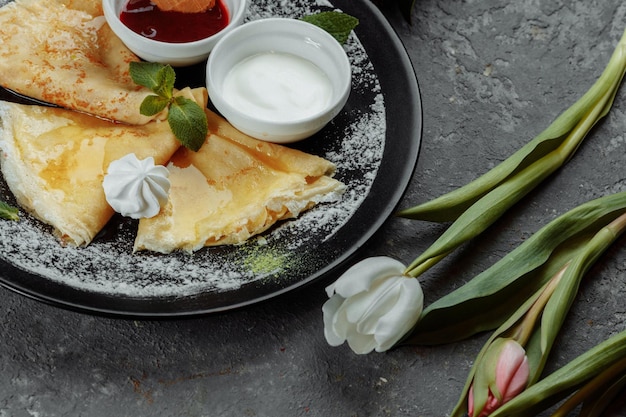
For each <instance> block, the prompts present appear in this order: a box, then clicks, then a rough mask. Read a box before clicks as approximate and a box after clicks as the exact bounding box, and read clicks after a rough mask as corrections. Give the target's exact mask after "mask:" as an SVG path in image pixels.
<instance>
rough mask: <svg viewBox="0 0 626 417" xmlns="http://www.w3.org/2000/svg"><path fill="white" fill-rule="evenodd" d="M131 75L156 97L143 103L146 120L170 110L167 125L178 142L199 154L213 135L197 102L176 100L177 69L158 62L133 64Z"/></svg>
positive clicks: (142, 111)
mask: <svg viewBox="0 0 626 417" xmlns="http://www.w3.org/2000/svg"><path fill="white" fill-rule="evenodd" d="M129 72H130V76H131V78H132V79H133V81H134V82H135V84H138V85H141V86H144V87H147V88H149V89H150V90H152V91H153V92H154V93H155V94H156V95H150V96H147V97H146V98H144V99H143V101H142V102H141V105H140V106H139V112H140V113H141V114H143V115H144V116H154V115H155V114H158V113H160V112H161V111H163V110H165V109H166V108H169V111H168V114H167V121H168V123H169V126H170V129H171V130H172V133H173V134H174V136H175V137H176V139H178V140H179V141H180V143H182V144H183V146H185V147H186V148H189V149H191V150H192V151H198V150H199V149H200V147H201V146H202V145H203V144H204V141H205V140H206V135H207V133H208V131H209V128H208V122H207V118H206V114H205V113H204V109H202V108H201V107H200V106H199V105H198V103H196V102H195V101H193V100H190V99H188V98H185V97H174V82H175V81H176V73H175V72H174V69H173V68H172V67H171V66H170V65H163V64H160V63H158V62H131V63H130V68H129ZM168 106H169V107H168Z"/></svg>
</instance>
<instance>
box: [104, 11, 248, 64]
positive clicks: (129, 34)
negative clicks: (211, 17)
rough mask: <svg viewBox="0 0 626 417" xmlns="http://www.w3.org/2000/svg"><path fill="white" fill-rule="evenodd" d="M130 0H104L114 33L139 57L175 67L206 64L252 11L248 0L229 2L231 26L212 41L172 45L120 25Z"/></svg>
mask: <svg viewBox="0 0 626 417" xmlns="http://www.w3.org/2000/svg"><path fill="white" fill-rule="evenodd" d="M126 3H128V0H102V8H103V10H104V16H105V18H106V20H107V23H108V24H109V26H110V27H111V29H112V30H113V32H114V33H115V34H116V35H117V36H118V37H119V38H120V39H121V40H122V42H124V44H125V45H126V46H127V47H128V49H130V50H131V51H133V52H134V53H135V54H136V55H137V56H139V57H140V58H143V59H144V60H146V61H149V62H160V63H163V64H170V65H172V66H187V65H192V64H197V63H199V62H202V61H204V60H205V59H207V57H208V56H209V53H210V52H211V50H212V49H213V47H214V46H215V44H216V42H217V41H218V40H219V39H221V38H222V37H223V36H224V35H226V34H227V33H228V32H230V31H231V30H232V29H234V28H235V27H237V26H239V25H241V23H242V22H243V19H244V17H245V14H246V10H247V8H248V0H225V1H224V4H225V5H226V8H227V9H228V11H229V13H230V20H229V22H228V25H227V26H226V27H225V28H224V29H222V30H221V31H220V32H218V33H216V34H215V35H213V36H209V37H208V38H205V39H201V40H198V41H194V42H185V43H170V42H160V41H156V40H154V39H149V38H146V37H144V36H141V35H139V34H138V33H136V32H133V31H132V30H131V29H130V28H128V27H127V26H126V25H124V24H123V23H122V22H121V21H120V13H121V11H122V9H123V8H124V5H125V4H126Z"/></svg>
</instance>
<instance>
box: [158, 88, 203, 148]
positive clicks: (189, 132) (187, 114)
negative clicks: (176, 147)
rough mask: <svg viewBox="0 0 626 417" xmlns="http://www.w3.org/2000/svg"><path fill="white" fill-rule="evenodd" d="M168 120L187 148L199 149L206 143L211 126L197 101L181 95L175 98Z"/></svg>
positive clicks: (175, 134) (173, 131)
mask: <svg viewBox="0 0 626 417" xmlns="http://www.w3.org/2000/svg"><path fill="white" fill-rule="evenodd" d="M167 121H168V123H169V125H170V129H172V133H174V136H176V137H177V138H178V140H179V141H180V142H181V143H182V144H183V146H185V147H186V148H188V149H191V150H192V151H197V150H198V149H200V147H201V146H202V144H204V141H205V139H206V135H207V133H208V131H209V126H208V122H207V118H206V114H205V113H204V110H203V109H202V108H201V107H200V106H199V105H198V103H196V102H195V101H193V100H190V99H188V98H185V97H180V96H179V97H176V98H174V100H172V102H171V104H170V109H169V113H168V115H167Z"/></svg>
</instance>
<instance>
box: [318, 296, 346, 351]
mask: <svg viewBox="0 0 626 417" xmlns="http://www.w3.org/2000/svg"><path fill="white" fill-rule="evenodd" d="M343 301H344V299H343V298H342V297H340V296H338V295H335V296H333V297H331V298H330V299H329V300H328V301H326V302H325V303H324V305H323V306H322V313H323V314H324V336H325V337H326V341H327V342H328V344H329V345H330V346H339V345H341V344H342V343H343V342H345V341H346V338H345V337H342V336H341V335H339V334H337V332H336V331H335V323H336V322H337V313H338V311H339V309H340V308H341V305H342V303H343ZM344 334H345V331H344Z"/></svg>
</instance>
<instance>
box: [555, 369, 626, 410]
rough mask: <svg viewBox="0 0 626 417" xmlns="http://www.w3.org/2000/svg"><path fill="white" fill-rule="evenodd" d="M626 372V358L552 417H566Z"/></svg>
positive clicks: (578, 392) (607, 370)
mask: <svg viewBox="0 0 626 417" xmlns="http://www.w3.org/2000/svg"><path fill="white" fill-rule="evenodd" d="M624 371H626V357H624V358H622V359H620V360H619V361H617V362H616V363H614V364H612V365H611V366H609V367H608V368H607V369H605V370H604V371H602V372H601V373H600V374H598V375H597V376H595V377H594V378H593V379H591V380H590V381H589V382H587V383H586V384H585V385H584V386H583V387H582V388H580V389H579V390H578V391H576V392H575V393H574V394H573V395H572V396H571V397H569V398H568V399H567V400H566V401H565V402H564V403H563V404H561V406H560V407H559V408H558V409H557V410H556V411H555V412H554V413H552V415H551V416H550V417H566V416H567V415H568V414H569V413H570V412H571V411H572V410H573V409H574V408H576V407H577V406H578V404H580V403H582V402H584V401H585V400H586V399H589V398H590V397H591V396H592V395H597V394H599V393H600V392H601V391H603V390H605V389H606V388H607V387H609V386H611V385H612V382H613V381H614V380H615V378H616V377H619V376H620V375H621V374H622V373H624Z"/></svg>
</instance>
